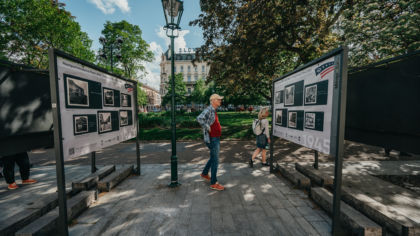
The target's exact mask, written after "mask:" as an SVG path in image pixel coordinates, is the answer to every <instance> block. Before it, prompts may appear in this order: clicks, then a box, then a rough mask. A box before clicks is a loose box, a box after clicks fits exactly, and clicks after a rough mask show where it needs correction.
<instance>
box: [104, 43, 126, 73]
mask: <svg viewBox="0 0 420 236" xmlns="http://www.w3.org/2000/svg"><path fill="white" fill-rule="evenodd" d="M99 42H100V43H101V44H102V51H100V52H99V56H101V57H102V58H104V59H105V60H106V59H107V55H106V53H107V51H109V53H110V54H111V55H110V65H111V72H114V57H113V53H114V49H117V50H121V45H122V43H123V39H122V38H121V37H118V38H117V39H116V40H115V42H116V43H117V44H116V45H115V46H114V44H113V43H110V44H109V45H108V46H107V43H108V40H107V39H106V38H104V37H102V36H101V37H100V38H99ZM116 57H117V59H118V60H120V59H121V57H122V56H121V52H118V54H117V55H116Z"/></svg>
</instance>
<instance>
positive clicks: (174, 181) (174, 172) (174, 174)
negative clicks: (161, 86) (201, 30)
mask: <svg viewBox="0 0 420 236" xmlns="http://www.w3.org/2000/svg"><path fill="white" fill-rule="evenodd" d="M170 38H171V88H172V103H171V127H172V156H171V183H170V184H169V187H177V186H178V185H179V183H178V158H177V156H176V126H175V125H176V123H175V58H174V57H175V55H174V54H175V53H174V38H175V37H174V36H170Z"/></svg>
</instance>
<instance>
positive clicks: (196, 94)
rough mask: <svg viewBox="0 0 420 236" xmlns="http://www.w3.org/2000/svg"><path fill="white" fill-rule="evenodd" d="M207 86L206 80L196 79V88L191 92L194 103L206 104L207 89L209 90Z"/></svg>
mask: <svg viewBox="0 0 420 236" xmlns="http://www.w3.org/2000/svg"><path fill="white" fill-rule="evenodd" d="M207 88H208V87H207V86H206V84H205V81H204V80H203V79H202V78H200V79H199V80H197V81H196V83H195V85H194V90H193V91H192V93H191V96H190V100H191V102H193V103H196V104H204V103H206V100H207V99H206V97H205V95H206V90H207Z"/></svg>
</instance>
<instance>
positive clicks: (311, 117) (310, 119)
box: [305, 112, 316, 129]
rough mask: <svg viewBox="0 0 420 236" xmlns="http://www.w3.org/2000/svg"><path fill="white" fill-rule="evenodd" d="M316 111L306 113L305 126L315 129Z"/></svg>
mask: <svg viewBox="0 0 420 236" xmlns="http://www.w3.org/2000/svg"><path fill="white" fill-rule="evenodd" d="M315 116H316V114H315V113H310V112H308V113H305V128H308V129H315Z"/></svg>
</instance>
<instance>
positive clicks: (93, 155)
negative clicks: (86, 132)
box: [90, 152, 97, 173]
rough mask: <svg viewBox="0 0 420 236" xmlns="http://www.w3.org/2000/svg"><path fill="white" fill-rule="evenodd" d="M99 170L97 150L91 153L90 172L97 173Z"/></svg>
mask: <svg viewBox="0 0 420 236" xmlns="http://www.w3.org/2000/svg"><path fill="white" fill-rule="evenodd" d="M96 170H97V168H96V152H91V153H90V172H91V173H95V172H96Z"/></svg>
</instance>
